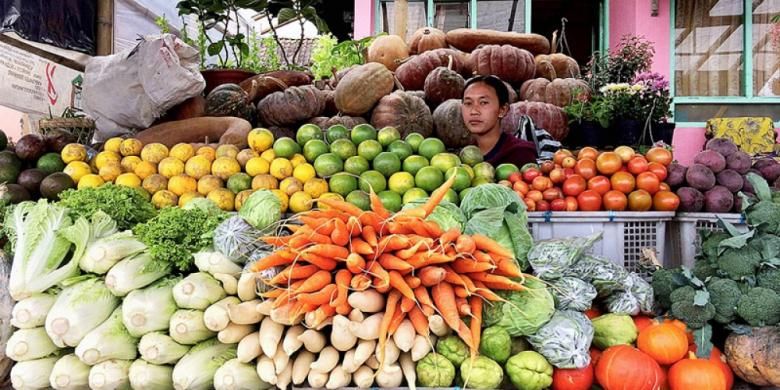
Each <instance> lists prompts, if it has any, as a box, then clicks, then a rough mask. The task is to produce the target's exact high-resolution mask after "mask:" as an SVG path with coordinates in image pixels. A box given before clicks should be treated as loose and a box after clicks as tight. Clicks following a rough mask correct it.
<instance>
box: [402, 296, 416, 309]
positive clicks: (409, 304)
mask: <svg viewBox="0 0 780 390" xmlns="http://www.w3.org/2000/svg"><path fill="white" fill-rule="evenodd" d="M413 307H417V306H415V303H414V301H413V300H411V299H409V298H407V297H403V298H401V311H402V312H404V313H408V312H409V311H410V310H412V308H413Z"/></svg>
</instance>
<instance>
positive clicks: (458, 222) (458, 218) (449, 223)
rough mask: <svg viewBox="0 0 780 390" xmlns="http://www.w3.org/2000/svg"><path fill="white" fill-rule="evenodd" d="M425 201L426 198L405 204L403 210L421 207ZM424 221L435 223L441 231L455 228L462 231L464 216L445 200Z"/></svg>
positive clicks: (464, 222)
mask: <svg viewBox="0 0 780 390" xmlns="http://www.w3.org/2000/svg"><path fill="white" fill-rule="evenodd" d="M427 200H428V198H420V199H415V200H413V201H411V202H409V203H407V204H405V205H404V207H403V210H406V209H410V208H413V207H417V206H421V205H422V204H424V203H425V202H426V201H427ZM425 219H426V220H428V221H433V222H436V224H438V225H439V227H440V228H441V230H442V231H447V230H450V229H451V228H453V227H457V228H458V229H460V231H463V228H464V227H465V225H466V216H465V215H464V214H463V211H461V210H460V208H459V207H458V206H457V205H456V204H455V203H452V202H449V201H446V200H443V201H442V202H441V203H439V204H438V205H437V206H436V207H435V208H434V209H433V212H432V213H431V215H429V216H428V217H427V218H425Z"/></svg>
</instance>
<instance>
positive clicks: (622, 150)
mask: <svg viewBox="0 0 780 390" xmlns="http://www.w3.org/2000/svg"><path fill="white" fill-rule="evenodd" d="M615 154H617V155H618V156H620V159H621V160H622V161H623V162H624V163H627V162H629V161H631V159H632V158H634V156H635V155H636V152H635V151H634V149H632V148H631V147H630V146H618V147H617V148H615Z"/></svg>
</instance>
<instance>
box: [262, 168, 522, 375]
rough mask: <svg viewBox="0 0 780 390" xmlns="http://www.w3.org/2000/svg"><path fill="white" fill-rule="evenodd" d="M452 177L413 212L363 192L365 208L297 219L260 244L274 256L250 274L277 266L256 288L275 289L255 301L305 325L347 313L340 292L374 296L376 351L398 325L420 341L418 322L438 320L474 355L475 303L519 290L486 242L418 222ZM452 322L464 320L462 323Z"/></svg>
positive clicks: (508, 260) (329, 202)
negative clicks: (286, 231)
mask: <svg viewBox="0 0 780 390" xmlns="http://www.w3.org/2000/svg"><path fill="white" fill-rule="evenodd" d="M454 178H455V177H454V176H453V177H452V178H450V180H448V181H447V182H446V183H444V184H443V185H442V186H441V187H440V188H438V189H437V190H436V191H434V192H433V193H432V194H431V197H430V198H429V199H428V200H427V201H426V202H425V203H424V204H422V205H421V206H418V207H415V208H412V209H407V210H402V211H400V212H398V213H395V214H392V213H391V212H389V211H388V210H387V209H385V207H384V206H383V205H382V202H381V200H380V199H379V197H378V196H376V194H374V193H373V191H372V192H371V193H370V199H371V210H369V211H364V210H362V209H360V208H358V207H357V206H354V205H352V204H350V203H347V202H344V201H340V200H334V199H320V200H319V205H320V209H314V210H311V211H309V212H306V213H303V214H300V215H299V216H298V218H299V220H300V222H302V224H301V225H290V226H289V227H290V228H291V230H293V234H292V235H289V236H282V237H264V238H263V240H264V241H265V242H267V243H269V244H272V245H274V246H276V247H277V249H276V250H275V252H274V253H273V254H271V255H269V256H267V257H265V258H263V259H260V260H258V261H257V262H256V263H255V264H254V266H253V268H252V269H251V270H250V271H252V272H259V271H262V270H265V269H269V268H271V267H279V266H283V267H286V268H284V270H283V271H281V272H279V273H278V274H277V275H276V276H274V277H273V278H272V279H270V280H267V281H266V283H267V284H270V285H272V286H274V287H275V288H274V289H272V290H270V291H268V292H267V293H265V294H263V296H264V297H266V298H273V299H274V306H275V307H281V306H283V305H290V310H289V312H290V315H291V316H300V315H303V314H305V313H312V312H313V313H314V314H315V315H314V318H315V321H314V322H315V323H313V324H308V325H309V326H312V327H316V326H318V325H319V324H321V323H324V322H325V321H327V320H328V319H329V318H331V317H332V316H334V315H335V314H336V313H338V314H341V315H347V314H348V313H350V311H351V310H352V309H353V308H352V307H351V306H350V305H349V303H348V300H347V297H348V294H349V293H350V292H352V291H365V290H368V289H374V290H376V291H377V292H379V293H382V294H384V295H385V296H386V297H387V299H386V309H385V313H384V316H383V319H382V323H381V326H380V330H379V335H380V336H379V346H380V348H379V349H378V351H384V343H385V342H386V340H387V338H388V337H389V336H391V335H393V333H394V332H395V330H396V329H398V327H399V325H400V324H401V323H402V322H403V321H404V319H406V318H408V319H409V320H410V321H411V323H412V325H413V326H414V329H415V331H416V332H417V333H418V334H420V335H423V336H426V337H428V335H429V324H428V318H429V317H430V316H432V315H434V314H438V315H440V316H441V317H442V318H443V319H444V321H445V323H446V324H447V325H448V326H449V327H450V328H451V329H452V330H454V331H455V332H456V334H457V335H458V336H459V337H460V338H461V339H462V340H463V341H464V343H465V344H466V345H468V346H469V348H470V350H471V353H472V356H474V355H475V354H476V351H477V350H478V347H479V337H480V328H481V325H482V305H483V301H489V302H497V301H502V302H503V301H504V300H503V299H502V298H501V297H500V296H499V295H497V294H496V293H495V292H494V291H496V290H514V291H520V290H523V289H524V288H525V287H524V286H523V284H522V280H523V278H524V277H525V275H524V274H523V273H522V272H521V269H520V268H519V266H518V265H517V262H516V261H515V259H514V254H513V253H512V252H511V251H509V250H507V249H505V248H504V247H502V246H501V245H500V244H498V243H497V242H495V241H493V240H492V239H490V238H488V237H486V236H483V235H479V234H474V235H467V234H463V233H462V232H461V231H460V230H459V229H457V228H453V229H450V230H447V231H442V230H441V229H440V228H439V226H438V224H436V223H435V222H433V221H426V220H425V218H426V217H427V216H428V215H430V214H431V212H432V211H433V209H434V208H435V207H436V206H437V205H438V204H439V203H440V202H441V201H442V199H443V198H444V194H446V192H447V190H448V189H449V188H450V186H451V185H452V182H453V180H454ZM323 206H325V207H323ZM517 280H520V281H517ZM462 317H469V318H471V321H470V324H469V325H468V326H467V325H466V323H465V322H464V321H463V320H462ZM381 360H382V359H381V356H380V361H381Z"/></svg>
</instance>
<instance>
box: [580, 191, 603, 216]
mask: <svg viewBox="0 0 780 390" xmlns="http://www.w3.org/2000/svg"><path fill="white" fill-rule="evenodd" d="M577 207H578V209H579V210H582V211H599V210H601V195H599V193H598V192H596V191H593V190H587V191H583V192H582V193H580V194H579V195H577Z"/></svg>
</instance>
